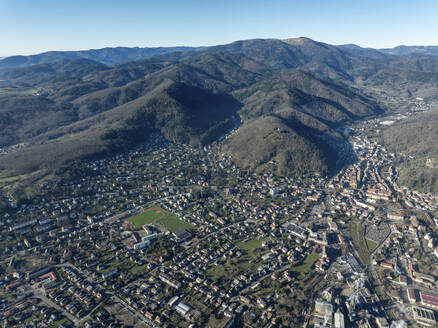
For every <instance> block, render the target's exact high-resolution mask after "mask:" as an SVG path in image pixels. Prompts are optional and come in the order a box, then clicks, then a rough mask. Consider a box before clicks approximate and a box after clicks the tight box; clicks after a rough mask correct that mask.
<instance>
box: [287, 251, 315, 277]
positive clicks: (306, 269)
mask: <svg viewBox="0 0 438 328" xmlns="http://www.w3.org/2000/svg"><path fill="white" fill-rule="evenodd" d="M317 259H318V254H314V253H312V254H309V255H307V257H306V258H305V259H304V260H303V261H302V262H301V263H300V265H297V266H294V267H293V268H292V270H293V271H295V272H297V273H298V274H299V276H298V279H303V278H304V277H305V276H306V275H307V274H309V273H310V272H311V271H312V266H313V264H314V263H315V261H316V260H317Z"/></svg>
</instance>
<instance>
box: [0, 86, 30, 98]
mask: <svg viewBox="0 0 438 328" xmlns="http://www.w3.org/2000/svg"><path fill="white" fill-rule="evenodd" d="M36 92H37V90H36V89H32V88H22V87H14V86H4V87H0V96H5V95H32V94H35V93H36Z"/></svg>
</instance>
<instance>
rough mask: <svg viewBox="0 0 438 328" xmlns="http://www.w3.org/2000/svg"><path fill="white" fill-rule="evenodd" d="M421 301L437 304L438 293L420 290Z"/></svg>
mask: <svg viewBox="0 0 438 328" xmlns="http://www.w3.org/2000/svg"><path fill="white" fill-rule="evenodd" d="M420 297H421V301H422V302H423V303H425V304H428V305H432V306H438V295H437V294H432V293H429V292H423V291H421V292H420Z"/></svg>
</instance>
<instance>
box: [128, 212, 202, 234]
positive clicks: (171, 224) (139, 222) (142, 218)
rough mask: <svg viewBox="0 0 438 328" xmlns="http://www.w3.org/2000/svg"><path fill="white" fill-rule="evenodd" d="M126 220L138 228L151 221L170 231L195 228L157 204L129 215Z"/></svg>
mask: <svg viewBox="0 0 438 328" xmlns="http://www.w3.org/2000/svg"><path fill="white" fill-rule="evenodd" d="M127 221H128V222H130V223H131V224H132V225H133V226H134V228H135V229H139V228H141V227H142V226H144V225H145V224H151V223H158V224H161V225H162V226H164V227H165V228H166V229H167V230H169V231H170V232H177V231H180V230H184V229H185V230H193V229H195V227H194V226H193V225H191V224H190V223H187V222H184V221H183V220H181V219H180V218H178V217H177V216H176V215H174V214H172V213H170V212H168V211H166V210H164V209H162V208H161V207H158V206H154V207H150V208H148V209H147V210H146V211H144V212H143V213H141V214H138V215H135V216H133V217H130V218H129V219H127Z"/></svg>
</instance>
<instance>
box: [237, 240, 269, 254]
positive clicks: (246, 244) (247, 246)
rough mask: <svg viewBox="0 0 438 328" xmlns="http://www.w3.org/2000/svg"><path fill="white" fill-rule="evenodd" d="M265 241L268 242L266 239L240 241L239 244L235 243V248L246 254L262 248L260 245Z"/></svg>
mask: <svg viewBox="0 0 438 328" xmlns="http://www.w3.org/2000/svg"><path fill="white" fill-rule="evenodd" d="M267 240H268V238H262V239H252V240H248V241H241V242H239V243H237V244H236V246H237V247H238V248H240V249H242V250H245V251H247V252H251V251H253V250H255V249H257V248H260V247H262V244H263V243H264V242H265V241H267Z"/></svg>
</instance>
